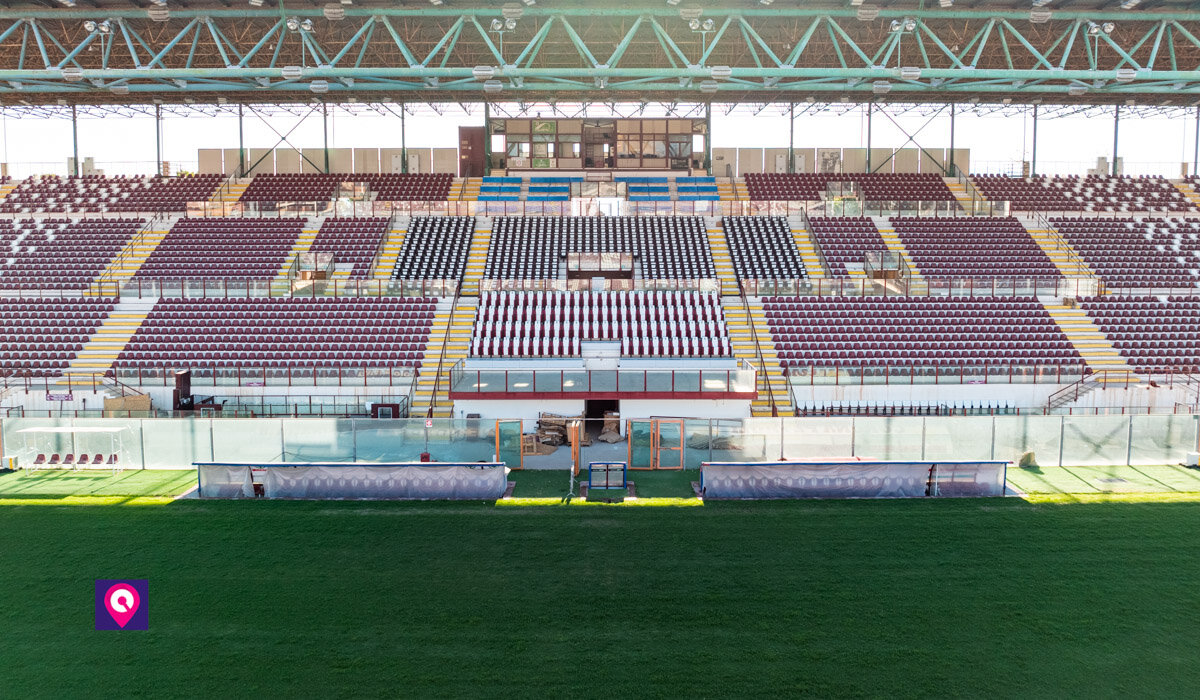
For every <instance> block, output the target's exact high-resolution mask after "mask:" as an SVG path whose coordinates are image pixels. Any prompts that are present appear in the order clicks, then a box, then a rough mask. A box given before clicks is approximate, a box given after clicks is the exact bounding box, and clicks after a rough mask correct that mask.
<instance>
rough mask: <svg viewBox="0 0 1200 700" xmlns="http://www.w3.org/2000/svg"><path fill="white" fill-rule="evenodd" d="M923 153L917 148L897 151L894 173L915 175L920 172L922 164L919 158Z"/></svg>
mask: <svg viewBox="0 0 1200 700" xmlns="http://www.w3.org/2000/svg"><path fill="white" fill-rule="evenodd" d="M919 155H921V152H920V151H918V150H917V149H915V148H901V149H900V150H898V151H896V155H895V157H894V158H892V172H894V173H915V172H919V168H920V164H919V159H918V156H919Z"/></svg>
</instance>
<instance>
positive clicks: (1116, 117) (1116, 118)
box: [1112, 105, 1121, 177]
mask: <svg viewBox="0 0 1200 700" xmlns="http://www.w3.org/2000/svg"><path fill="white" fill-rule="evenodd" d="M1120 130H1121V105H1116V108H1115V109H1114V110H1113V160H1112V174H1113V177H1116V175H1117V136H1118V134H1119V132H1120Z"/></svg>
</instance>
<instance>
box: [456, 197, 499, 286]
mask: <svg viewBox="0 0 1200 700" xmlns="http://www.w3.org/2000/svg"><path fill="white" fill-rule="evenodd" d="M491 243H492V218H491V217H488V216H481V217H478V218H476V219H475V233H474V235H473V236H471V250H470V253H469V254H468V255H467V266H466V270H465V271H464V273H463V281H462V294H463V295H464V296H478V295H479V281H480V280H481V279H483V269H484V267H485V266H486V265H487V254H488V246H490V245H491Z"/></svg>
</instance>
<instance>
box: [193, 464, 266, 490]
mask: <svg viewBox="0 0 1200 700" xmlns="http://www.w3.org/2000/svg"><path fill="white" fill-rule="evenodd" d="M196 470H197V472H198V473H199V475H200V497H201V498H250V497H252V496H253V495H254V487H253V486H251V485H250V467H237V466H227V465H224V464H202V465H197V468H196Z"/></svg>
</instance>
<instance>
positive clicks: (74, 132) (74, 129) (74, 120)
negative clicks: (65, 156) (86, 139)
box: [71, 105, 79, 177]
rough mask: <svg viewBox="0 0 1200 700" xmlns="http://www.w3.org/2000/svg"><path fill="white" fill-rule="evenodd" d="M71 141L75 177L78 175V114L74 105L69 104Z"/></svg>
mask: <svg viewBox="0 0 1200 700" xmlns="http://www.w3.org/2000/svg"><path fill="white" fill-rule="evenodd" d="M71 143H72V144H73V150H74V153H75V168H74V170H75V173H74V175H75V177H79V115H78V114H76V112H75V105H71Z"/></svg>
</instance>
